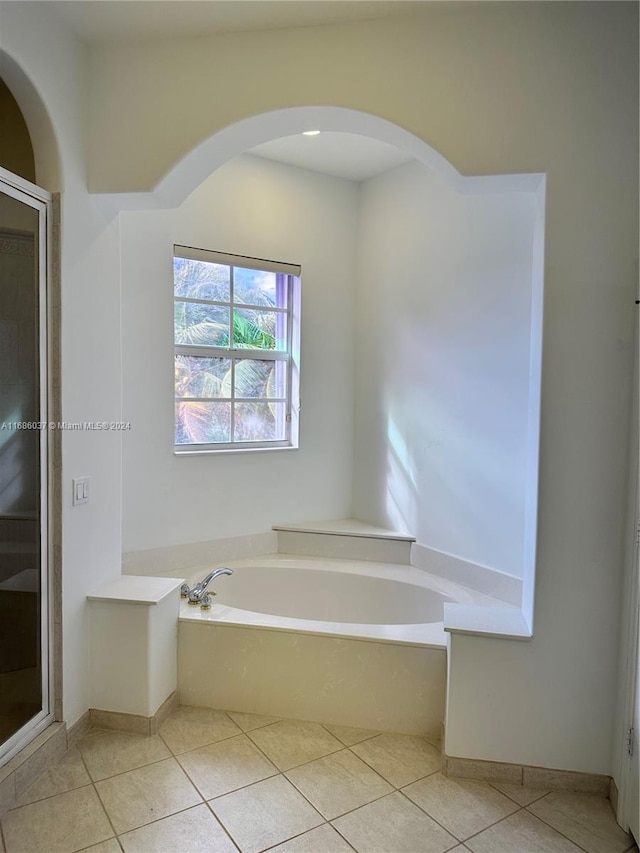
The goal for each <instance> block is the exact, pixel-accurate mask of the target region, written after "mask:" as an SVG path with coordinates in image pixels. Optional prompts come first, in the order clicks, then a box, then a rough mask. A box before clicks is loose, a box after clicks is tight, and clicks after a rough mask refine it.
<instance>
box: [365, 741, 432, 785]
mask: <svg viewBox="0 0 640 853" xmlns="http://www.w3.org/2000/svg"><path fill="white" fill-rule="evenodd" d="M351 749H352V750H353V752H355V754H356V755H358V756H359V757H360V758H362V760H363V761H366V762H367V764H369V765H370V766H371V767H373V769H374V770H375V771H376V772H377V773H379V774H380V775H381V776H384V778H385V779H386V780H387V781H388V782H391V784H392V785H394V786H395V787H396V788H401V787H402V786H404V785H408V784H409V783H411V782H416V781H417V780H418V779H422V777H423V776H428V775H429V774H430V773H435V772H436V771H437V770H440V767H441V763H442V761H441V756H440V753H439V752H438V750H437V749H436V748H435V747H433V746H431V744H429V743H427V741H426V740H425V739H424V738H421V737H413V736H412V735H393V734H382V735H378V736H377V737H374V738H372V739H371V740H365V741H363V742H362V743H357V744H355V746H352V747H351Z"/></svg>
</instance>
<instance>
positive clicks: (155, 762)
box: [83, 755, 177, 785]
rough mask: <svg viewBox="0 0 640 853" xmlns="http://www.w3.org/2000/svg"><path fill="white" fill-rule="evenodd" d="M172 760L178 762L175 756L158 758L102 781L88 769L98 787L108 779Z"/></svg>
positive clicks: (113, 774) (106, 777)
mask: <svg viewBox="0 0 640 853" xmlns="http://www.w3.org/2000/svg"><path fill="white" fill-rule="evenodd" d="M172 758H173V759H174V761H175V760H177V759H176V756H175V755H165V757H164V758H156V759H155V760H154V761H148V762H147V763H146V764H139V765H137V766H136V767H130V768H129V769H128V770H120V771H119V772H118V773H112V774H111V775H110V776H103V777H102V778H101V779H94V778H93V776H92V775H91V773H90V772H89V769H88V768H87V773H89V778H90V779H91V781H92V782H93V784H94V785H97V784H99V783H100V782H106V781H107V780H108V779H115V778H116V776H124V775H125V773H133V772H134V771H135V770H142V769H144V768H145V767H151V766H152V765H154V764H162V762H163V761H170V760H171V759H172ZM83 760H84V759H83ZM85 766H86V764H85Z"/></svg>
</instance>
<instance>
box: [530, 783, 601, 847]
mask: <svg viewBox="0 0 640 853" xmlns="http://www.w3.org/2000/svg"><path fill="white" fill-rule="evenodd" d="M549 793H552V792H551V791H549ZM536 802H538V801H536ZM524 811H526V812H527V814H529V815H531V816H532V817H535V818H537V819H538V820H539V821H540V822H541V823H544V824H545V826H548V827H549V828H550V829H553V830H554V832H557V833H558V835H561V836H562V837H563V838H566V839H567V841H570V842H571V843H572V844H575V846H576V847H577V848H578V849H579V850H583V851H584V853H589V851H588V850H587V849H586V847H583V846H582V844H580V843H579V842H578V841H576V840H575V839H573V838H570V837H569V836H568V835H567V834H566V833H564V832H562V830H561V829H558V827H557V826H554V825H553V824H552V823H549V821H548V820H545V819H544V818H543V817H540V815H537V814H535V812H530V811H529V809H528V807H526V806H525V808H524ZM591 834H592V833H591Z"/></svg>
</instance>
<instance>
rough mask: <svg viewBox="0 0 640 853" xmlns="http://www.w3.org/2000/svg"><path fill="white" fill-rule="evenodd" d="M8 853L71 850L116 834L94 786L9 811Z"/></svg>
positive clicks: (5, 820)
mask: <svg viewBox="0 0 640 853" xmlns="http://www.w3.org/2000/svg"><path fill="white" fill-rule="evenodd" d="M2 828H3V831H4V839H5V843H6V847H7V853H70V851H73V850H81V849H82V848H83V847H89V846H90V845H92V844H97V843H98V842H99V841H106V839H108V838H110V837H113V829H112V828H111V825H110V823H109V821H108V819H107V816H106V814H105V812H104V809H103V808H102V805H101V804H100V800H99V799H98V797H97V795H96V792H95V790H94V789H93V786H92V785H87V786H86V787H85V788H77V789H76V790H75V791H66V792H65V793H64V794H57V795H56V796H55V797H49V798H48V799H46V800H40V801H38V802H37V803H30V804H29V805H27V806H21V807H20V808H17V809H14V810H13V811H10V812H7V814H6V815H5V816H4V817H3V818H2Z"/></svg>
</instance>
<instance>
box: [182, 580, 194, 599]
mask: <svg viewBox="0 0 640 853" xmlns="http://www.w3.org/2000/svg"><path fill="white" fill-rule="evenodd" d="M190 592H191V590H190V589H189V584H188V583H183V584H182V586H181V587H180V598H189V593H190Z"/></svg>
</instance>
